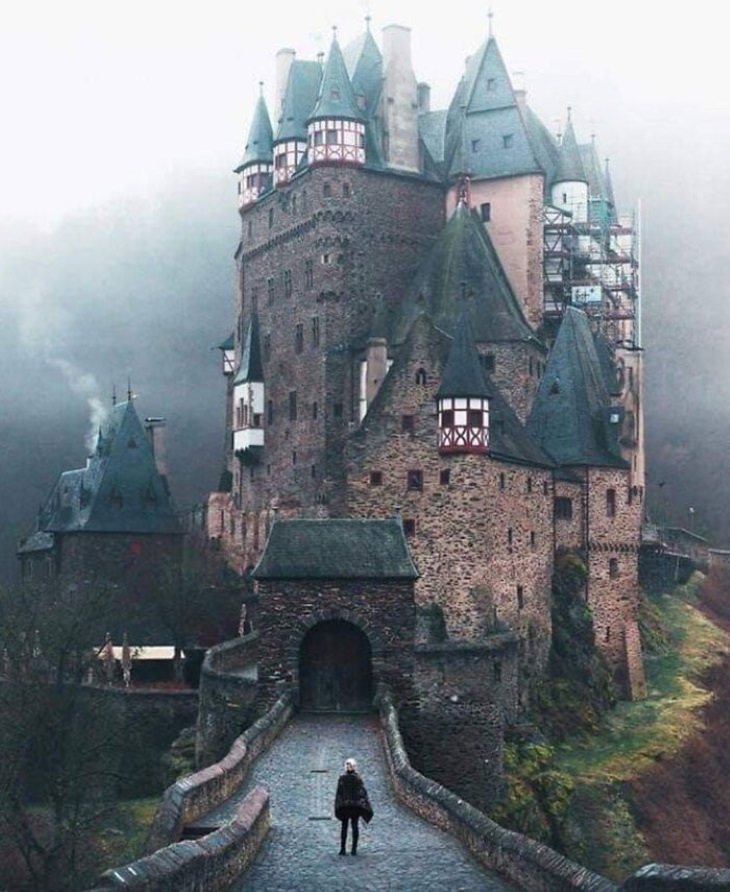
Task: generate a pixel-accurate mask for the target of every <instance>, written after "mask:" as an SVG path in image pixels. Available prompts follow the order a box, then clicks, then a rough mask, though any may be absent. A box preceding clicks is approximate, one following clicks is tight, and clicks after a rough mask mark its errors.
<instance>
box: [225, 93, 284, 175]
mask: <svg viewBox="0 0 730 892" xmlns="http://www.w3.org/2000/svg"><path fill="white" fill-rule="evenodd" d="M273 151H274V136H273V131H272V129H271V120H270V118H269V112H268V109H267V108H266V100H265V99H264V97H263V95H262V96H259V98H258V100H257V101H256V108H255V109H254V113H253V120H252V121H251V127H250V129H249V131H248V141H247V142H246V148H245V149H244V152H243V158H242V159H241V163H240V164H239V165H238V167H236V168H235V171H234V172H235V173H239V172H240V171H241V170H243V168H244V167H246V166H247V165H248V164H256V163H264V164H271V163H273V158H272V155H273Z"/></svg>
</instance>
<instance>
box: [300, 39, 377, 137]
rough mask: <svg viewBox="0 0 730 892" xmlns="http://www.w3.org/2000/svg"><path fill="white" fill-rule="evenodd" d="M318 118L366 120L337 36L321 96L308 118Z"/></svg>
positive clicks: (325, 73)
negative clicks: (356, 96) (358, 103)
mask: <svg viewBox="0 0 730 892" xmlns="http://www.w3.org/2000/svg"><path fill="white" fill-rule="evenodd" d="M317 118H346V119H348V120H350V121H365V116H364V115H363V113H362V111H361V110H360V109H359V108H358V106H357V100H356V99H355V92H354V90H353V89H352V83H351V82H350V76H349V75H348V73H347V66H346V65H345V60H344V58H343V56H342V50H341V49H340V45H339V44H338V43H337V38H336V37H335V38H334V39H333V40H332V46H331V47H330V52H329V55H328V56H327V62H326V63H325V66H324V72H323V74H322V83H321V85H320V90H319V96H318V98H317V102H316V104H315V106H314V108H313V109H312V112H311V114H310V115H309V119H308V120H310V121H314V120H316V119H317Z"/></svg>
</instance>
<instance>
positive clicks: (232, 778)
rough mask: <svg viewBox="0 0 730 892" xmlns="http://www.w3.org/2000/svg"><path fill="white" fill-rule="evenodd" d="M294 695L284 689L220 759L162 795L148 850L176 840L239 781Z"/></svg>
mask: <svg viewBox="0 0 730 892" xmlns="http://www.w3.org/2000/svg"><path fill="white" fill-rule="evenodd" d="M293 708H294V707H293V696H292V694H291V693H290V692H286V693H285V694H283V695H282V697H280V698H279V700H277V701H276V703H275V704H274V705H273V706H272V707H271V709H270V710H269V711H268V712H267V713H266V714H265V715H263V716H262V717H261V718H260V719H259V720H258V721H257V722H255V723H254V724H253V725H252V726H251V727H250V728H248V729H247V730H246V731H244V732H243V734H241V735H240V737H237V738H236V739H235V740H234V741H233V745H232V746H231V748H230V750H229V751H228V755H227V756H225V757H224V758H223V759H221V760H220V762H215V763H214V764H213V765H209V766H208V767H207V768H203V769H202V770H201V771H197V772H196V773H195V774H191V775H188V777H184V778H182V779H181V780H179V781H177V782H176V783H174V784H172V786H170V787H168V788H167V790H165V792H164V793H163V795H162V800H161V802H160V805H159V807H158V809H157V814H156V815H155V817H154V820H153V822H152V827H151V829H150V833H149V837H148V839H147V851H148V852H154V851H155V850H156V849H159V848H162V847H164V846H168V845H169V844H170V843H172V842H175V841H177V840H178V839H179V838H180V836H181V834H182V831H183V828H184V827H185V825H186V824H190V823H192V822H193V821H196V820H197V819H198V818H200V817H201V816H202V815H204V814H206V813H207V812H209V811H211V810H212V809H213V808H215V807H216V806H217V805H220V804H221V803H222V802H224V801H225V800H226V799H228V798H229V796H230V795H231V794H232V793H233V791H234V790H235V789H236V788H237V787H238V786H239V785H240V784H241V783H242V781H243V780H244V778H245V777H246V774H247V772H248V769H249V767H250V765H251V763H252V762H253V760H254V759H255V758H256V757H257V756H258V755H259V754H260V753H261V752H263V751H264V750H265V749H266V748H267V747H268V746H269V744H270V743H271V741H272V740H274V738H276V737H277V736H278V734H279V733H280V732H281V730H282V728H283V727H284V726H285V725H286V723H287V722H288V721H289V719H290V718H291V714H292V711H293Z"/></svg>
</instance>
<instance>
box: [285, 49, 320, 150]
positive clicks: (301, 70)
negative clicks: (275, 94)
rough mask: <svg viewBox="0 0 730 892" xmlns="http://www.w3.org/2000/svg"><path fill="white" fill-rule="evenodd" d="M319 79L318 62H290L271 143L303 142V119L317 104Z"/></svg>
mask: <svg viewBox="0 0 730 892" xmlns="http://www.w3.org/2000/svg"><path fill="white" fill-rule="evenodd" d="M321 80H322V66H321V65H320V64H319V62H307V61H304V60H301V61H300V60H299V59H294V61H293V62H292V63H291V66H290V68H289V76H288V78H287V82H286V90H285V92H284V100H283V102H282V108H281V117H280V118H279V126H278V129H277V131H276V139H275V142H281V141H283V140H285V139H299V140H306V138H307V120H308V119H309V116H310V114H311V113H312V109H313V108H314V105H315V103H316V101H317V96H318V95H319V86H320V83H321Z"/></svg>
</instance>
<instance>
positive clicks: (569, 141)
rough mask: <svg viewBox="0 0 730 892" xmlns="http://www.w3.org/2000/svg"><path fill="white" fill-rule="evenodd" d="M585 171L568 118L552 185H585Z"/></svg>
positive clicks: (586, 178)
mask: <svg viewBox="0 0 730 892" xmlns="http://www.w3.org/2000/svg"><path fill="white" fill-rule="evenodd" d="M587 182H588V177H587V176H586V172H585V169H584V168H583V159H582V158H581V154H580V148H579V147H578V142H577V140H576V138H575V131H574V130H573V122H572V121H571V120H570V118H568V123H567V124H566V127H565V133H564V134H563V141H562V142H561V144H560V155H559V156H558V166H557V169H556V170H555V173H554V175H553V183H587Z"/></svg>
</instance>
